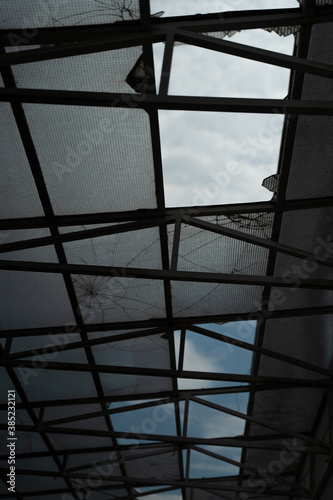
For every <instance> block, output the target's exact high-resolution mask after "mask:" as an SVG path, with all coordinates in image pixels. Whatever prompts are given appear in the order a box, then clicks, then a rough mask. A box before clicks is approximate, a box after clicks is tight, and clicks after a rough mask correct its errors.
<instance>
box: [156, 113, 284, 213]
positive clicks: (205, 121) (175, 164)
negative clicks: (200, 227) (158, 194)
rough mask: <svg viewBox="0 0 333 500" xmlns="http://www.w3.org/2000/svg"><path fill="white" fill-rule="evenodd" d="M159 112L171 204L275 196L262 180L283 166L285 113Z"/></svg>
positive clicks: (167, 189) (233, 201) (189, 204)
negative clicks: (281, 159) (281, 156)
mask: <svg viewBox="0 0 333 500" xmlns="http://www.w3.org/2000/svg"><path fill="white" fill-rule="evenodd" d="M159 118H160V126H161V144H162V157H163V175H164V180H165V196H166V204H167V206H194V205H214V204H221V203H222V204H223V203H238V202H239V203H242V202H251V201H264V200H269V199H271V197H272V193H270V192H269V191H268V190H267V189H265V188H264V187H263V186H262V185H261V184H262V181H263V179H264V178H266V177H268V176H269V175H272V174H275V173H276V171H277V164H278V157H279V150H280V142H281V131H282V124H283V121H284V117H283V115H278V114H276V115H268V114H266V115H265V114H251V113H210V112H203V111H160V112H159ZM180 138H181V140H180ZM179 165H181V168H179Z"/></svg>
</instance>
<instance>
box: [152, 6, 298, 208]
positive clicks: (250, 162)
mask: <svg viewBox="0 0 333 500" xmlns="http://www.w3.org/2000/svg"><path fill="white" fill-rule="evenodd" d="M230 1H231V0H230ZM155 3H156V5H157V4H158V2H155ZM182 3H183V2H177V3H176V2H172V1H171V2H169V3H168V9H170V11H172V9H173V8H179V7H176V6H177V5H178V4H182ZM226 3H227V2H225V4H226ZM229 3H230V2H229ZM235 3H236V2H235ZM273 3H274V5H272V6H271V7H276V2H273ZM285 3H286V2H281V5H280V3H279V5H278V7H280V6H281V7H282V6H285ZM193 4H194V7H195V8H196V9H197V10H196V12H199V11H201V12H204V11H205V6H206V7H207V12H209V11H214V8H215V7H216V10H221V9H222V10H223V6H222V7H221V2H206V3H205V2H200V4H199V3H197V2H194V3H193ZM238 4H240V2H238ZM287 4H288V6H289V7H290V2H289V1H288V2H287ZM154 5H155V4H153V8H154ZM251 5H252V7H253V8H255V5H257V6H258V8H261V7H264V6H265V7H269V5H267V1H266V0H265V2H260V1H258V2H253V3H251ZM296 5H298V4H297V3H296ZM214 6H215V7H214ZM200 7H203V9H202V10H200ZM246 7H247V6H246ZM188 9H189V5H186V6H185V7H184V10H185V12H186V11H188ZM157 10H158V9H157ZM159 10H161V9H159ZM162 10H163V9H162ZM181 10H183V8H182V9H181ZM185 12H181V13H183V14H184V13H185ZM167 14H168V12H166V15H167ZM231 41H234V42H238V43H244V44H249V45H253V46H258V47H263V48H266V49H269V50H272V51H277V52H282V53H291V52H292V48H293V45H294V37H293V36H289V37H286V38H284V37H279V36H278V35H277V34H276V33H268V32H266V31H264V30H247V31H242V32H241V33H237V34H236V35H235V36H234V37H232V39H231ZM163 52H164V45H163V44H157V45H156V46H155V65H156V70H157V73H158V71H160V68H161V63H162V57H163ZM288 82H289V70H287V69H285V68H278V67H275V66H272V65H267V64H261V63H258V62H255V61H250V60H246V59H243V58H239V57H234V56H229V55H226V54H222V53H219V52H215V51H211V50H206V49H202V48H199V47H193V46H188V45H181V46H177V47H175V50H174V56H173V63H172V71H171V81H170V88H169V94H171V95H194V96H216V97H248V98H278V99H283V98H285V97H286V95H287V92H288ZM159 117H160V129H161V144H162V156H163V172H164V184H165V195H166V203H167V206H186V205H209V204H220V203H239V202H251V201H264V200H270V199H271V197H272V194H271V193H270V192H269V191H267V190H266V189H265V188H263V187H262V186H261V183H262V181H263V179H264V178H265V177H268V176H269V175H272V174H274V173H276V171H277V164H278V157H279V150H280V141H281V131H282V125H283V117H280V118H279V116H275V115H262V114H248V113H247V114H241V113H214V112H211V113H208V112H207V113H206V112H193V111H169V110H165V111H160V112H159ZM235 162H236V163H237V165H239V166H240V168H238V169H237V174H236V175H234V174H233V175H231V176H230V175H229V178H228V180H227V181H226V182H224V183H218V182H216V181H215V178H216V176H219V175H220V176H221V175H222V176H223V175H224V173H225V172H227V174H228V168H229V166H230V163H235ZM233 172H235V171H233Z"/></svg>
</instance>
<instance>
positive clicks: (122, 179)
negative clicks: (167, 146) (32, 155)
mask: <svg viewBox="0 0 333 500" xmlns="http://www.w3.org/2000/svg"><path fill="white" fill-rule="evenodd" d="M25 111H26V114H27V119H28V122H29V126H30V129H31V133H32V137H33V140H34V142H35V146H36V150H37V154H38V157H39V160H40V163H41V167H42V170H43V175H44V179H45V182H46V185H47V188H48V191H49V196H50V199H51V202H52V205H53V208H54V211H55V213H56V214H71V213H75V214H77V213H81V212H85V213H86V212H96V213H97V212H109V211H119V210H135V209H139V208H155V207H156V195H155V180H154V165H153V153H152V145H151V137H150V125H149V116H148V114H147V113H146V112H145V111H144V110H141V109H128V108H127V109H125V108H124V109H123V108H117V109H105V108H94V107H78V106H62V105H59V106H52V105H39V104H27V105H25Z"/></svg>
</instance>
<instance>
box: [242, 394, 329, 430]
mask: <svg viewBox="0 0 333 500" xmlns="http://www.w3.org/2000/svg"><path fill="white" fill-rule="evenodd" d="M323 395H324V390H320V389H311V388H297V389H284V390H277V391H270V392H269V391H265V392H257V393H256V395H255V398H254V407H253V408H254V410H253V417H254V418H255V417H257V418H260V419H261V420H264V421H265V422H267V424H271V425H276V426H279V427H280V428H281V429H284V430H285V431H290V432H302V433H303V432H309V433H310V432H311V429H312V426H313V421H314V418H315V416H316V414H317V412H318V407H319V404H320V401H321V399H322V397H323ZM309 402H311V404H309ZM273 432H274V431H273ZM250 434H251V435H260V436H261V435H265V434H272V429H270V428H268V427H264V426H262V425H259V424H255V423H251V428H250Z"/></svg>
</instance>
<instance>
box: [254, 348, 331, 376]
mask: <svg viewBox="0 0 333 500" xmlns="http://www.w3.org/2000/svg"><path fill="white" fill-rule="evenodd" d="M295 357H296V359H297V356H295ZM260 374H264V376H265V377H286V378H291V379H292V378H294V379H307V380H322V379H323V377H324V375H323V374H322V373H317V372H315V371H313V370H308V369H306V368H302V367H299V366H295V365H293V364H291V363H287V362H284V361H280V360H278V359H272V358H271V357H270V356H264V355H263V354H262V355H261V357H260Z"/></svg>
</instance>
